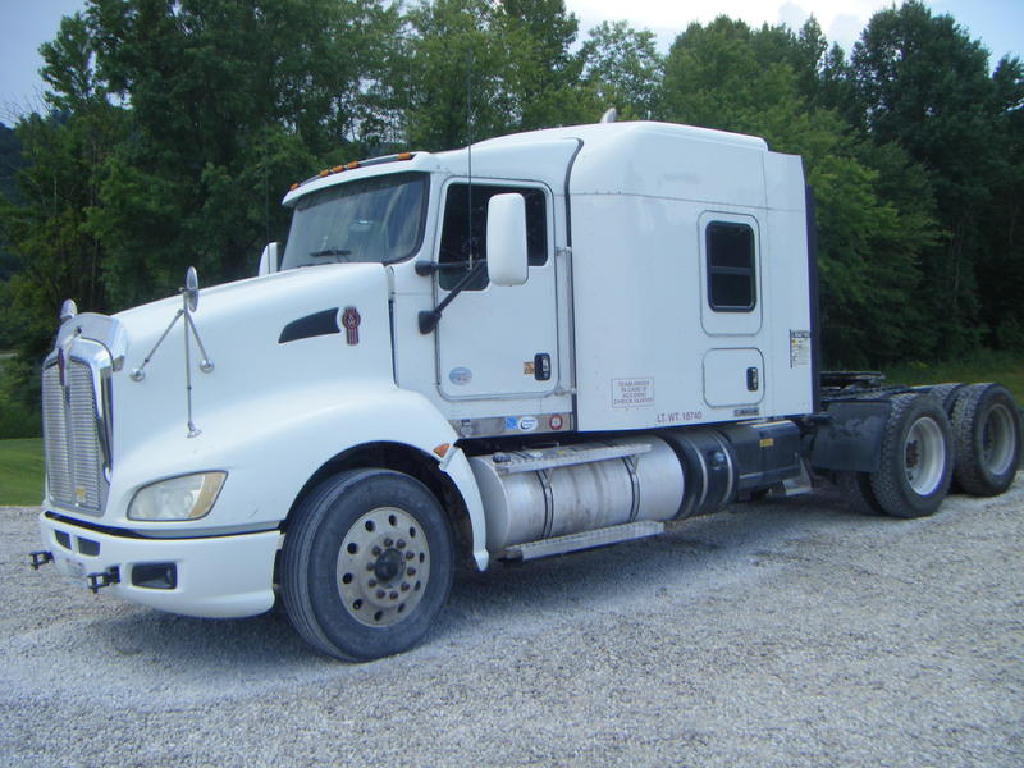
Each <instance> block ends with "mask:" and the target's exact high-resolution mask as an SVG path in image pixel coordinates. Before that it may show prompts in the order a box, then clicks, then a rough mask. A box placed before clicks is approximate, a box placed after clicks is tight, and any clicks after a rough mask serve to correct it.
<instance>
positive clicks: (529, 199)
mask: <svg viewBox="0 0 1024 768" xmlns="http://www.w3.org/2000/svg"><path fill="white" fill-rule="evenodd" d="M507 192H517V193H519V194H521V195H522V196H523V198H524V199H525V201H526V252H527V254H528V256H529V262H530V266H531V267H540V266H543V265H544V264H546V263H547V260H548V214H547V197H546V196H545V194H544V190H543V189H540V188H538V187H515V186H505V185H500V186H499V185H494V184H476V183H474V184H473V187H472V190H470V187H469V185H468V184H451V185H449V186H448V192H447V194H446V195H445V202H444V224H443V225H442V228H441V249H440V253H438V257H437V261H438V263H439V264H451V265H452V267H453V268H451V269H442V270H441V272H440V273H439V277H438V281H439V283H440V285H441V288H443V289H444V290H446V291H447V290H451V289H452V288H454V287H455V285H456V284H457V283H458V282H459V281H460V280H462V278H464V277H465V276H466V271H465V270H464V269H461V268H459V267H458V266H456V265H463V264H466V265H468V262H469V261H470V254H472V260H473V262H474V263H475V262H476V261H477V260H478V259H484V260H485V261H486V259H487V202H488V201H489V200H490V199H491V198H492V197H494V195H502V194H505V193H507ZM470 201H472V203H471V202H470ZM471 205H472V215H470V206H471ZM466 269H468V266H467V267H466ZM487 283H488V278H487V268H486V267H484V269H483V272H482V273H481V274H480V275H479V276H478V277H477V278H475V279H474V280H473V282H472V283H470V284H469V285H468V286H466V290H467V291H480V290H483V289H484V288H486V287H487Z"/></svg>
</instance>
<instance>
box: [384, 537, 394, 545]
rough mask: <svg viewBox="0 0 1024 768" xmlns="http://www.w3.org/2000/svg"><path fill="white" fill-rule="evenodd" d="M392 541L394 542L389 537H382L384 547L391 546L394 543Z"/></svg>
mask: <svg viewBox="0 0 1024 768" xmlns="http://www.w3.org/2000/svg"><path fill="white" fill-rule="evenodd" d="M394 543H395V542H394V541H392V540H391V539H384V546H385V547H390V546H391V545H392V544H394Z"/></svg>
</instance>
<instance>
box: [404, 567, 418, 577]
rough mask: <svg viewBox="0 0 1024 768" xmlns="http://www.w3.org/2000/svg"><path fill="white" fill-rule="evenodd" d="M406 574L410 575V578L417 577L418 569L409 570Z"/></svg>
mask: <svg viewBox="0 0 1024 768" xmlns="http://www.w3.org/2000/svg"><path fill="white" fill-rule="evenodd" d="M405 572H406V573H407V574H408V575H409V576H415V575H416V569H415V568H407V569H406V571H405Z"/></svg>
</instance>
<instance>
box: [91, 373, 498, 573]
mask: <svg viewBox="0 0 1024 768" xmlns="http://www.w3.org/2000/svg"><path fill="white" fill-rule="evenodd" d="M278 394H279V393H278ZM289 394H290V397H289V398H288V402H287V403H285V404H282V402H281V398H280V397H279V396H277V395H276V394H275V393H274V392H270V393H268V394H267V395H265V396H263V397H260V398H253V399H241V400H240V401H238V402H237V403H236V404H232V405H228V406H226V407H224V408H221V409H220V410H218V411H217V412H215V413H210V414H209V415H208V416H207V417H206V418H205V420H204V423H203V432H202V434H201V435H200V436H199V437H197V438H194V439H188V438H186V437H184V436H183V434H182V431H181V430H180V429H171V430H170V431H160V432H156V433H154V434H152V435H151V436H150V437H149V439H147V440H146V441H145V442H143V443H141V444H139V445H137V446H136V447H135V448H134V450H132V452H131V453H129V454H127V455H125V456H123V457H121V460H120V462H119V464H118V467H117V472H115V473H114V483H113V484H112V486H111V489H110V504H109V505H108V511H107V514H106V515H105V519H104V523H112V524H114V525H118V526H125V527H130V528H131V529H133V530H136V531H138V532H140V533H144V534H147V535H159V536H164V537H169V536H173V537H184V536H211V535H218V534H225V533H237V532H243V531H245V532H251V531H261V530H270V529H273V528H277V527H278V526H279V525H280V523H281V522H282V521H283V520H284V519H285V517H286V515H287V514H288V511H289V509H291V507H292V504H293V503H294V501H295V499H296V498H297V496H298V494H299V492H300V491H301V490H302V488H303V486H304V485H305V484H306V482H307V481H308V480H309V478H310V477H312V476H313V475H314V474H315V473H316V471H317V470H318V469H320V468H321V467H322V466H324V464H326V463H328V462H329V461H331V459H333V458H335V457H336V456H338V455H339V454H341V453H344V452H345V451H347V450H349V449H350V448H355V447H357V446H359V445H363V444H366V443H379V442H392V443H400V444H403V445H407V446H411V447H413V448H415V449H416V450H418V451H420V452H421V453H423V454H424V455H426V456H428V457H431V458H432V460H435V461H436V460H437V457H436V455H435V454H434V453H433V450H434V448H436V447H437V446H438V445H441V444H442V443H448V444H450V445H454V444H455V442H456V441H457V440H458V435H457V434H456V433H455V431H454V430H453V429H452V427H451V425H450V424H449V423H448V422H447V421H446V420H445V419H444V417H443V416H442V415H441V413H440V412H439V411H438V410H437V409H436V408H435V407H434V405H433V404H431V403H430V401H429V400H427V399H426V398H425V397H424V396H422V395H420V394H418V393H415V392H410V391H408V390H404V389H399V388H398V387H396V386H395V385H394V384H391V383H389V382H385V381H381V380H380V379H365V380H357V381H355V382H352V381H348V382H346V383H345V384H344V385H343V386H342V385H339V384H338V383H337V382H333V381H330V382H322V381H321V382H314V383H312V384H311V385H310V386H308V387H306V388H302V389H296V390H293V391H291V392H290V393H289ZM155 466H159V467H161V469H162V470H163V474H162V475H161V477H173V476H175V475H180V474H187V473H191V472H201V471H208V470H225V471H227V473H228V478H227V480H226V482H225V483H224V488H223V490H222V491H221V494H220V496H219V498H218V499H217V502H216V504H214V507H213V509H212V510H211V512H210V514H209V515H208V516H207V517H205V518H203V519H201V520H194V521H187V522H141V521H136V520H128V519H127V511H128V505H129V503H130V502H131V498H132V496H133V495H134V494H135V492H136V491H137V490H138V488H139V487H140V486H142V485H146V484H148V483H152V482H154V481H156V480H159V479H161V477H153V475H152V468H153V467H155ZM439 469H440V470H441V471H442V472H444V473H445V474H447V475H448V477H449V478H451V480H452V482H453V483H454V485H455V487H456V488H457V489H458V491H459V493H460V494H461V495H462V499H463V501H464V502H465V505H466V509H467V511H468V513H469V521H470V525H471V529H472V547H473V557H474V560H475V561H476V564H477V567H478V568H479V569H480V570H484V569H486V568H487V565H488V555H487V549H486V546H485V541H486V526H485V521H484V509H483V502H482V501H481V499H480V493H479V490H478V489H477V486H476V481H475V479H474V477H473V473H472V471H471V470H470V467H469V462H468V460H467V459H466V457H465V455H464V454H463V453H462V451H461V450H459V449H458V448H455V449H453V450H451V451H449V454H448V457H447V460H445V461H442V462H440V465H439ZM118 516H120V518H119V519H118Z"/></svg>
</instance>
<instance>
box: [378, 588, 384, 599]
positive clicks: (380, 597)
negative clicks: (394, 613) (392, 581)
mask: <svg viewBox="0 0 1024 768" xmlns="http://www.w3.org/2000/svg"><path fill="white" fill-rule="evenodd" d="M384 594H385V593H384V590H383V589H378V590H377V599H378V600H382V599H383V598H384Z"/></svg>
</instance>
